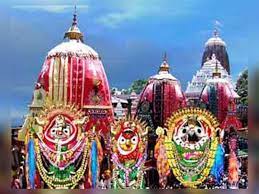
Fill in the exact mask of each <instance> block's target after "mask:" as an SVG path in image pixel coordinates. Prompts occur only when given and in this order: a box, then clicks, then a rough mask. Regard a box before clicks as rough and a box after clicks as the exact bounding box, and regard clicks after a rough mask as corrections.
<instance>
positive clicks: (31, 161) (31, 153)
mask: <svg viewBox="0 0 259 194" xmlns="http://www.w3.org/2000/svg"><path fill="white" fill-rule="evenodd" d="M35 161H36V160H35V150H34V141H33V139H30V140H29V142H28V167H29V170H28V171H29V172H28V173H29V183H30V187H31V188H32V189H34V188H35V179H34V178H35V175H36V163H35Z"/></svg>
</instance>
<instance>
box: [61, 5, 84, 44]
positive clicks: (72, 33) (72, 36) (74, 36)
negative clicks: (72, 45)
mask: <svg viewBox="0 0 259 194" xmlns="http://www.w3.org/2000/svg"><path fill="white" fill-rule="evenodd" d="M77 23H78V22H77V9H76V5H75V8H74V14H73V22H72V25H71V27H70V28H69V29H68V31H67V32H66V33H65V36H64V39H65V38H68V39H69V40H78V41H79V40H80V41H81V42H84V40H83V34H82V33H81V32H80V30H79V28H78V26H77Z"/></svg>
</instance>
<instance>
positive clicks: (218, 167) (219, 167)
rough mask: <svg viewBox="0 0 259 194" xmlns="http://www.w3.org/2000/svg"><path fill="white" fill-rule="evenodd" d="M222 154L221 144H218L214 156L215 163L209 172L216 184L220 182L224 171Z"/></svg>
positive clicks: (223, 152)
mask: <svg viewBox="0 0 259 194" xmlns="http://www.w3.org/2000/svg"><path fill="white" fill-rule="evenodd" d="M224 154H225V151H224V148H223V146H222V145H221V144H219V145H218V148H217V152H216V156H215V161H214V164H213V167H212V169H211V172H210V174H211V175H213V176H214V177H215V179H216V181H217V183H219V182H220V179H221V176H222V174H223V171H224Z"/></svg>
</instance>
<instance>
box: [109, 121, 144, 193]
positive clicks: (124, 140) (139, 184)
mask: <svg viewBox="0 0 259 194" xmlns="http://www.w3.org/2000/svg"><path fill="white" fill-rule="evenodd" d="M111 133H112V145H113V154H112V161H113V164H114V169H113V188H135V189H138V188H145V187H144V163H145V160H146V157H147V154H146V151H147V150H146V149H147V134H148V127H147V126H146V124H145V123H143V122H141V121H140V120H137V119H124V120H120V121H118V122H116V123H115V124H114V125H113V127H112V130H111Z"/></svg>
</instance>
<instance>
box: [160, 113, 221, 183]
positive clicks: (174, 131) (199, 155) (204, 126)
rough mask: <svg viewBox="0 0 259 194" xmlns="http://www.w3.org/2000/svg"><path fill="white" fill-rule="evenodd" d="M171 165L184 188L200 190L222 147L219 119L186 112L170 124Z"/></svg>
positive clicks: (168, 138) (168, 140)
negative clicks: (220, 146) (218, 149)
mask: <svg viewBox="0 0 259 194" xmlns="http://www.w3.org/2000/svg"><path fill="white" fill-rule="evenodd" d="M166 125H167V127H168V129H167V136H166V137H165V147H166V155H167V158H168V163H169V165H170V167H171V169H172V171H173V174H174V175H175V177H176V178H177V179H178V180H179V181H180V182H181V183H182V184H183V185H184V186H185V187H197V186H198V185H199V184H201V183H202V182H203V181H204V180H205V179H206V178H207V177H208V175H209V174H210V171H211V168H212V166H213V164H214V160H215V155H216V150H217V147H218V144H219V137H218V136H219V134H220V130H221V129H220V128H219V123H218V121H217V119H216V118H215V117H214V116H213V115H212V114H211V113H210V112H208V111H206V110H203V109H199V108H186V109H181V110H179V111H177V112H175V113H174V114H173V115H172V116H171V117H170V118H169V119H168V120H167V124H166Z"/></svg>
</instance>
